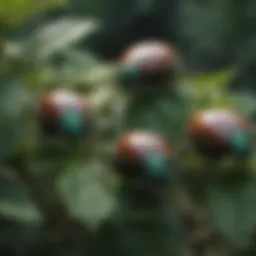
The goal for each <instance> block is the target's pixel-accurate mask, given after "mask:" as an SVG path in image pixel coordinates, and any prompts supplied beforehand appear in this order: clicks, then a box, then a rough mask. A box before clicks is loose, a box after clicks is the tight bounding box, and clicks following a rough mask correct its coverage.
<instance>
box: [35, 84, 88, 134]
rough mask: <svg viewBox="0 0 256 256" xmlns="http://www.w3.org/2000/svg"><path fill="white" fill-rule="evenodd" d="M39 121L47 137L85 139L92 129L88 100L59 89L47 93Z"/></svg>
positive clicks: (39, 114) (39, 111) (41, 104)
mask: <svg viewBox="0 0 256 256" xmlns="http://www.w3.org/2000/svg"><path fill="white" fill-rule="evenodd" d="M38 120H39V123H40V127H41V128H42V131H43V133H44V134H46V135H54V136H55V135H60V136H67V137H78V138H80V137H84V136H87V135H88V134H89V133H90V132H91V129H92V117H91V112H90V110H89V106H88V104H87V102H86V100H85V99H84V98H83V97H81V96H80V95H79V94H76V93H75V92H72V91H69V90H64V89H58V90H54V91H51V92H48V93H46V94H45V95H43V96H42V98H41V99H40V103H39V110H38Z"/></svg>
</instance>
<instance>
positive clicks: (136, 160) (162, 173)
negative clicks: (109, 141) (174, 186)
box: [115, 131, 172, 181]
mask: <svg viewBox="0 0 256 256" xmlns="http://www.w3.org/2000/svg"><path fill="white" fill-rule="evenodd" d="M171 157H172V151H171V149H170V148H169V146H168V145H167V143H166V142H165V141H164V140H163V139H162V138H161V137H160V136H159V135H158V134H155V133H152V132H146V131H134V132H128V133H126V134H124V135H123V136H122V137H121V138H120V139H119V141H118V142H117V146H116V152H115V164H116V166H115V167H116V169H117V171H118V173H119V174H120V176H121V177H122V178H124V179H131V180H146V179H152V180H161V181H163V180H165V179H167V178H168V173H169V164H170V159H171Z"/></svg>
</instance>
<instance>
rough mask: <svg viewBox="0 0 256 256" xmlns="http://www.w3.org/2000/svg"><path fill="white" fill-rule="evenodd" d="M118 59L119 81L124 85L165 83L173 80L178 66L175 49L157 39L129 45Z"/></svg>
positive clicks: (178, 61)
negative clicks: (119, 62) (119, 65)
mask: <svg viewBox="0 0 256 256" xmlns="http://www.w3.org/2000/svg"><path fill="white" fill-rule="evenodd" d="M120 61H121V72H120V81H121V84H123V85H126V87H127V85H134V83H135V84H138V83H139V85H146V86H149V85H156V84H157V85H160V84H161V85H166V84H168V83H169V82H171V81H173V79H174V78H175V73H177V71H178V70H179V67H180V60H179V57H178V54H177V51H176V50H175V49H174V48H173V47H172V46H171V45H169V44H167V43H164V42H158V41H146V42H141V43H138V44H135V45H133V46H131V47H130V48H128V49H127V51H125V53H124V54H123V55H122V56H121V60H120ZM128 87H130V86H128ZM137 88H138V87H137Z"/></svg>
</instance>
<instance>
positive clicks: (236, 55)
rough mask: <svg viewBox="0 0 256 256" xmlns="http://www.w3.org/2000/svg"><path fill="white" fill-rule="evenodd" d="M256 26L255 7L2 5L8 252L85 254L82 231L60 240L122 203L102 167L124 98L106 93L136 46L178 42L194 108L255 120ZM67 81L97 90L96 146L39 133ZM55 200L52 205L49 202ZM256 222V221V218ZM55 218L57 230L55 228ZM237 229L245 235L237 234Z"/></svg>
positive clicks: (162, 2)
mask: <svg viewBox="0 0 256 256" xmlns="http://www.w3.org/2000/svg"><path fill="white" fill-rule="evenodd" d="M255 24H256V2H255V1H241V0H240V1H238V0H222V1H220V0H208V1H206V0H205V1H202V0H129V1H128V0H127V1H125V0H108V1H102V0H93V1H92V0H87V1H83V0H72V1H69V2H68V1H65V0H47V1H46V0H44V1H39V0H38V1H35V0H8V1H7V0H5V1H4V0H3V1H1V3H0V51H1V55H0V72H1V73H0V79H1V85H0V105H1V106H0V115H1V121H0V142H1V144H0V159H1V165H0V254H1V255H3V256H9V255H17V256H23V255H24V256H25V255H26V256H27V255H31V256H32V255H33V256H36V255H38V256H39V255H61V256H64V255H84V254H85V252H84V248H79V246H80V245H81V241H79V238H80V237H81V236H78V237H76V236H75V235H70V236H72V238H70V237H68V238H67V237H66V235H64V238H63V237H61V235H59V233H60V234H63V233H70V234H73V233H72V232H74V234H77V233H78V231H77V230H80V229H81V230H82V231H81V233H83V232H87V229H85V228H84V224H86V227H88V229H89V230H93V229H94V228H95V227H97V226H98V225H99V223H100V221H101V220H102V219H103V217H104V216H106V215H107V214H108V213H109V211H110V210H111V209H112V207H113V205H114V204H115V200H116V198H115V191H116V188H117V185H116V184H117V181H116V177H114V176H112V175H111V174H110V172H108V171H109V170H106V169H108V168H107V167H106V165H105V164H104V161H105V158H106V157H107V156H108V153H109V152H110V151H111V149H112V147H113V142H114V140H115V139H116V137H117V136H118V135H119V133H120V130H122V129H121V128H120V127H119V126H118V125H115V126H114V125H113V124H116V122H117V116H118V113H117V112H118V110H119V109H121V108H122V106H123V103H124V102H125V97H124V98H123V97H121V96H120V102H119V100H116V101H115V102H114V103H113V100H112V99H113V98H111V99H110V100H109V96H108V95H109V94H111V95H112V97H115V96H116V95H117V94H115V93H117V92H114V93H113V91H115V89H113V87H114V83H115V71H116V69H117V63H116V60H117V58H118V57H119V56H120V55H121V54H122V52H123V51H124V50H125V49H126V48H127V47H128V46H130V45H131V44H132V43H134V42H137V41H140V40H142V39H143V40H144V39H151V38H157V39H160V40H166V41H170V42H172V43H174V44H175V45H177V46H178V48H179V49H180V51H181V52H182V55H183V58H184V62H185V63H186V72H187V76H186V77H182V78H181V79H180V82H181V83H182V84H186V86H185V91H186V93H188V94H190V93H191V95H193V97H195V98H196V101H195V102H196V103H195V106H191V108H193V107H206V106H223V105H224V106H235V107H237V108H238V109H239V110H240V111H241V112H243V113H244V114H245V115H246V116H247V117H248V118H250V119H251V120H252V121H253V122H256V103H255V99H254V97H255V93H256V89H255V79H256V77H255V69H256V33H255ZM60 85H61V86H63V87H65V88H72V89H75V90H77V91H79V92H81V93H82V94H84V95H87V96H88V97H89V98H90V99H91V101H92V102H93V104H95V105H96V109H97V115H98V117H99V120H100V125H101V126H102V130H101V132H100V133H99V134H97V136H96V137H95V138H92V142H88V143H87V144H88V145H86V146H83V145H82V146H81V145H76V146H77V150H74V151H75V152H72V153H71V152H70V150H69V149H70V147H71V146H70V145H65V146H62V149H61V150H60V149H59V148H58V146H56V147H55V148H53V147H52V145H48V144H47V143H48V142H47V141H44V140H42V139H41V138H39V137H38V134H37V132H36V125H37V124H36V122H35V119H34V118H32V117H34V114H35V111H34V110H35V109H36V104H37V102H38V100H39V97H40V95H41V94H42V93H43V92H45V91H46V90H48V89H50V88H55V87H58V86H60ZM190 85H191V86H190ZM192 85H195V86H192ZM213 91H214V95H213V93H212V92H213ZM113 95H114V96H113ZM115 99H116V98H115ZM175 104H176V103H173V104H171V105H168V104H167V108H168V106H169V108H170V109H172V110H170V115H171V113H174V111H175V110H174V109H176V110H177V108H179V106H180V105H179V104H181V103H177V105H175ZM179 109H180V108H179ZM135 110H136V109H135ZM179 118H181V119H182V118H183V119H184V118H185V117H184V116H182V114H181V115H180V116H179ZM180 123H184V122H182V120H181V122H180ZM171 126H172V124H170V127H171ZM166 129H167V128H166ZM178 130H179V129H177V131H178ZM176 135H177V134H173V137H176V138H179V137H177V136H176ZM181 144H182V142H181ZM72 147H73V146H72ZM24 152H25V153H24ZM27 152H29V153H27ZM57 152H58V153H57ZM19 154H21V155H22V154H25V155H26V157H27V158H28V162H29V167H27V168H28V169H29V170H32V171H30V173H32V177H28V176H26V175H25V176H24V177H23V178H24V180H26V181H27V183H26V182H25V184H24V181H23V182H22V181H21V180H20V178H19V177H17V173H19V172H18V171H17V169H19V168H20V169H24V165H23V163H22V161H20V158H19V157H18V160H16V158H15V157H16V156H17V155H19ZM27 155H28V156H27ZM188 162H189V160H188ZM191 162H193V164H194V165H195V166H197V163H194V162H195V161H194V160H191ZM193 164H192V165H193ZM25 169H26V168H25ZM25 173H26V172H25ZM23 174H24V173H23ZM38 180H39V181H38ZM28 184H30V185H28ZM31 184H33V185H34V186H33V185H31ZM56 188H57V192H56ZM31 190H32V191H33V192H32V195H33V200H31V198H30V195H31V194H29V193H28V192H29V191H31ZM38 190H39V194H40V191H41V194H43V196H42V195H41V197H42V198H37V196H38V195H37V192H35V191H38ZM42 191H43V192H42ZM250 191H251V190H250ZM254 192H255V191H254V190H253V191H251V192H250V193H251V194H254ZM248 193H249V192H248ZM39 197H40V195H39ZM219 197H222V196H219ZM45 198H48V199H49V201H50V202H44V203H42V201H44V200H45ZM227 198H228V197H227ZM235 198H237V197H235ZM37 200H38V201H40V202H39V206H38V203H36V202H35V201H37ZM223 200H224V199H223ZM228 200H229V199H227V201H228ZM237 200H238V199H237ZM241 200H242V199H241ZM62 201H63V202H64V203H62ZM238 201H239V200H238ZM254 201H256V200H254ZM254 201H253V202H254ZM58 204H60V205H58ZM63 204H64V206H63ZM223 204H226V203H225V202H224V203H223ZM53 205H54V206H53ZM36 206H37V207H36ZM58 207H59V208H58ZM215 207H216V206H215ZM218 207H220V208H221V207H222V206H218ZM232 207H233V206H232ZM238 207H239V206H238ZM52 208H53V209H52ZM38 209H39V210H38ZM47 209H48V210H49V209H51V210H49V211H47ZM227 211H228V210H227ZM248 211H251V213H252V212H253V213H255V211H254V209H249V210H248ZM223 212H226V210H223V209H222V210H220V215H223V214H222V213H223ZM217 215H218V214H217ZM218 216H219V215H218ZM48 217H49V219H47V218H48ZM244 218H245V219H246V218H247V217H244ZM250 218H251V219H256V217H255V216H254V214H251V215H250ZM45 220H47V221H49V223H51V224H50V226H51V227H52V228H50V229H49V228H48V226H47V228H46V227H45V225H44V224H45ZM225 221H226V219H225V220H224V221H223V222H225ZM252 221H253V220H252ZM52 222H56V223H57V222H58V223H59V222H60V223H61V224H60V223H59V224H58V225H57V224H56V226H55V225H53V224H52ZM66 222H68V223H71V224H69V225H67V226H65V225H63V223H66ZM77 222H79V223H77ZM234 222H235V221H234ZM248 223H249V224H248V225H249V226H250V222H249V221H248ZM251 223H252V222H251ZM222 224H223V223H222ZM222 224H220V225H222ZM246 225H247V224H246ZM63 226H65V228H63ZM230 226H232V224H230ZM241 226H242V225H241ZM62 228H63V230H64V231H63V230H62ZM243 228H244V227H243ZM243 228H241V229H243ZM226 229H229V228H228V227H227V228H226ZM56 230H57V231H58V232H57V231H56ZM56 232H57V233H58V234H56ZM239 232H242V231H241V230H239ZM227 233H229V234H231V233H233V234H234V233H235V232H233V230H231V228H230V229H229V230H228V231H227ZM241 236H242V235H240V236H237V237H234V238H232V239H233V240H234V241H236V242H237V241H238V240H241V239H242V238H241ZM74 237H76V238H75V239H74ZM82 237H84V236H82ZM63 239H64V240H63ZM65 239H68V241H70V240H71V242H70V243H71V244H72V245H71V246H70V245H69V244H68V243H66V242H65V241H66V240H65ZM73 240H74V241H73ZM76 243H78V244H76ZM82 244H83V243H82ZM70 248H71V249H70ZM74 248H75V249H74ZM77 248H78V249H77ZM76 249H77V250H78V251H76ZM252 255H255V254H252Z"/></svg>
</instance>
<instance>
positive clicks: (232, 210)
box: [205, 179, 256, 247]
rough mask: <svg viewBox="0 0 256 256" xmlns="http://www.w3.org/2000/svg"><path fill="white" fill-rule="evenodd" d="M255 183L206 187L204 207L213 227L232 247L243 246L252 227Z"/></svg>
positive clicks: (250, 180) (255, 220)
mask: <svg viewBox="0 0 256 256" xmlns="http://www.w3.org/2000/svg"><path fill="white" fill-rule="evenodd" d="M255 194H256V180H255V179H248V180H247V181H246V182H244V183H243V182H241V184H237V185H235V184H225V185H223V184H222V185H217V184H214V185H209V186H207V188H206V201H205V202H206V206H207V210H208V211H209V214H210V217H211V219H212V222H213V225H214V227H215V228H216V229H218V230H220V232H221V233H222V235H224V237H225V238H226V240H227V241H228V242H230V243H231V244H232V245H233V246H234V247H237V246H243V247H246V244H247V243H248V241H249V239H250V235H251V233H252V232H253V231H254V229H255V227H256V219H255V211H256V198H255Z"/></svg>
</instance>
